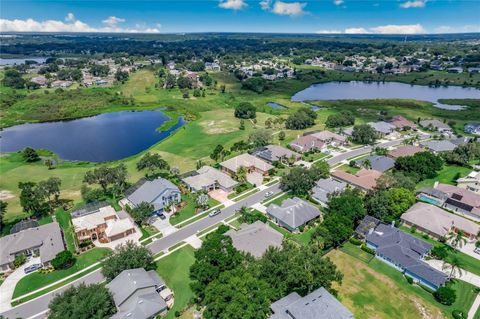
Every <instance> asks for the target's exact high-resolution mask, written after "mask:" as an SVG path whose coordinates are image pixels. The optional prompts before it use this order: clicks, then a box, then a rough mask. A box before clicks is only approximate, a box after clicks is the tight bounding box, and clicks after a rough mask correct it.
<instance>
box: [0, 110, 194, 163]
mask: <svg viewBox="0 0 480 319" xmlns="http://www.w3.org/2000/svg"><path fill="white" fill-rule="evenodd" d="M169 119H170V118H169V117H168V116H166V115H165V114H163V113H162V112H160V111H138V112H135V111H125V112H114V113H105V114H100V115H96V116H92V117H85V118H81V119H76V120H71V121H59V122H46V123H34V124H22V125H16V126H12V127H9V128H6V129H4V130H3V131H1V132H0V138H1V139H0V151H1V152H16V151H19V150H22V149H24V148H25V147H27V146H29V147H33V148H35V149H40V148H42V149H48V150H51V151H53V152H54V153H56V154H58V155H59V156H60V158H62V159H65V160H76V161H90V162H105V161H112V160H118V159H122V158H125V157H129V156H132V155H135V154H137V153H139V152H141V151H143V150H145V149H147V148H149V147H150V146H152V145H154V144H155V143H157V142H159V141H161V140H163V139H165V138H167V137H168V136H170V135H171V134H172V132H173V131H175V130H176V129H178V128H179V127H181V126H182V125H184V124H185V121H184V120H183V118H180V119H179V120H178V122H177V123H176V124H175V125H174V126H173V127H171V128H169V129H168V130H166V131H162V132H159V131H157V128H159V127H160V126H161V125H162V123H164V122H166V121H168V120H169Z"/></svg>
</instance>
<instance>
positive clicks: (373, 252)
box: [361, 244, 375, 255]
mask: <svg viewBox="0 0 480 319" xmlns="http://www.w3.org/2000/svg"><path fill="white" fill-rule="evenodd" d="M361 248H362V250H363V251H365V252H367V253H369V254H372V255H375V250H373V249H372V248H370V247H367V245H365V244H362V246H361Z"/></svg>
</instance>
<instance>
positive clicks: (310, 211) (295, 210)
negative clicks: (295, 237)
mask: <svg viewBox="0 0 480 319" xmlns="http://www.w3.org/2000/svg"><path fill="white" fill-rule="evenodd" d="M267 214H269V215H271V216H273V217H274V218H276V219H277V220H279V221H281V222H282V223H284V224H285V225H288V226H289V227H291V228H292V229H296V228H298V227H300V226H302V225H304V224H306V223H307V222H309V221H311V220H312V219H314V218H317V217H318V216H320V210H319V209H318V208H317V207H315V206H313V205H312V204H310V203H307V202H306V201H304V200H302V199H300V198H298V197H294V198H287V199H286V200H284V201H283V203H282V205H281V206H278V205H276V204H270V206H268V207H267Z"/></svg>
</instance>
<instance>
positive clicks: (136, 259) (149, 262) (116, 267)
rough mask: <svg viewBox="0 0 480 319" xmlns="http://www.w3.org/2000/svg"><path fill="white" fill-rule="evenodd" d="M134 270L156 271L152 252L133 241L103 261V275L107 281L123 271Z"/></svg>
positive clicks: (116, 249) (119, 247)
mask: <svg viewBox="0 0 480 319" xmlns="http://www.w3.org/2000/svg"><path fill="white" fill-rule="evenodd" d="M134 268H145V269H146V270H152V269H155V263H154V260H153V256H152V253H151V251H150V250H149V249H148V248H147V247H145V246H142V245H137V244H135V243H134V242H133V241H127V242H126V243H125V244H122V245H119V246H117V247H116V248H115V250H114V251H113V252H112V253H111V254H110V255H109V256H108V257H107V258H105V259H104V260H103V261H102V274H103V275H104V276H105V278H106V279H107V281H111V280H112V279H113V278H115V277H117V276H118V275H119V274H120V273H121V272H122V271H124V270H127V269H134Z"/></svg>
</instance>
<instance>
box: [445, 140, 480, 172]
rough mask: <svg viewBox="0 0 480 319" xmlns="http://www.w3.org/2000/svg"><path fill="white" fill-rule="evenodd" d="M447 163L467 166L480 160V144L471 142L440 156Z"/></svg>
mask: <svg viewBox="0 0 480 319" xmlns="http://www.w3.org/2000/svg"><path fill="white" fill-rule="evenodd" d="M442 155H443V158H444V159H445V161H446V162H447V163H450V164H455V165H460V166H469V162H471V161H473V160H478V159H480V142H471V143H466V144H461V145H459V146H457V147H456V148H455V149H454V150H453V151H450V152H445V153H443V154H442Z"/></svg>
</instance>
